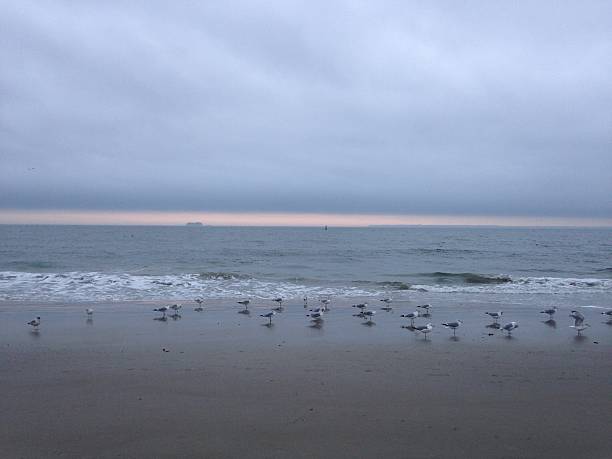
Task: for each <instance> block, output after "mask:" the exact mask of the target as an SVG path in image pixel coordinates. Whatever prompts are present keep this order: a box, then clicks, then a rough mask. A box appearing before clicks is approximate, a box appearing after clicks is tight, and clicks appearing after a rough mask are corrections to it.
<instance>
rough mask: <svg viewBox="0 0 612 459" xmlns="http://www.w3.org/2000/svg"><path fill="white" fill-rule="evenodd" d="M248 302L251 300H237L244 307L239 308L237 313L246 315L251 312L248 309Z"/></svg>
mask: <svg viewBox="0 0 612 459" xmlns="http://www.w3.org/2000/svg"><path fill="white" fill-rule="evenodd" d="M250 303H251V300H242V301H238V304H241V305H242V306H244V309H241V310H240V311H238V314H245V315H247V316H248V315H249V314H251V311H249V304H250Z"/></svg>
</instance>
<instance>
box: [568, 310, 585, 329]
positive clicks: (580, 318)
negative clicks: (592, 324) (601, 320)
mask: <svg viewBox="0 0 612 459" xmlns="http://www.w3.org/2000/svg"><path fill="white" fill-rule="evenodd" d="M569 316H570V317H571V318H572V319H574V326H579V325H582V323H583V322H584V315H583V314H582V313H581V312H580V311H572V312H570V315H569Z"/></svg>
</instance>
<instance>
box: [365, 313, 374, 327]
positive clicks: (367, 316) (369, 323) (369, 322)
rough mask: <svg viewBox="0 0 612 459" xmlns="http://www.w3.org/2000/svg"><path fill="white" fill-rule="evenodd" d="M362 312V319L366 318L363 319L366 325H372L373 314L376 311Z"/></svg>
mask: <svg viewBox="0 0 612 459" xmlns="http://www.w3.org/2000/svg"><path fill="white" fill-rule="evenodd" d="M362 314H363V318H364V319H368V320H366V321H365V323H366V324H367V325H373V324H374V322H372V319H373V318H374V315H375V314H376V311H363V312H362Z"/></svg>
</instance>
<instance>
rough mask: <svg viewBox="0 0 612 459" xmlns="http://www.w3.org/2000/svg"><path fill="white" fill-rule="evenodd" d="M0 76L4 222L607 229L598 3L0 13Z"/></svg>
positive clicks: (607, 38)
mask: <svg viewBox="0 0 612 459" xmlns="http://www.w3.org/2000/svg"><path fill="white" fill-rule="evenodd" d="M128 3H129V5H128ZM0 62H1V65H0V166H1V167H0V208H1V209H5V210H6V209H30V210H31V209H35V210H39V209H42V210H45V209H46V210H49V209H73V210H85V209H90V210H116V211H131V210H155V211H158V210H161V211H191V210H207V211H216V212H219V211H232V212H234V211H235V212H243V211H257V212H259V211H261V212H319V213H382V214H433V215H435V214H440V215H500V216H514V215H524V216H556V217H587V218H612V2H610V1H602V2H591V1H581V2H576V1H571V2H570V1H568V2H561V1H551V2H546V1H537V2H516V1H512V2H511V1H506V2H501V1H500V2H490V1H482V2H472V1H467V2H463V1H448V2H441V1H439V2H404V1H396V2H379V1H376V2H375V1H370V2H358V1H347V2H327V1H321V2H316V1H304V2H291V1H277V2H274V1H266V2H254V1H245V2H225V1H223V2H222V1H219V2H196V1H190V2H188V1H182V2H170V1H163V2H161V1H160V2H156V1H150V0H147V1H141V2H112V1H104V2H100V1H90V2H88V1H79V2H62V1H53V2H47V1H38V2H28V1H23V0H19V1H5V0H0Z"/></svg>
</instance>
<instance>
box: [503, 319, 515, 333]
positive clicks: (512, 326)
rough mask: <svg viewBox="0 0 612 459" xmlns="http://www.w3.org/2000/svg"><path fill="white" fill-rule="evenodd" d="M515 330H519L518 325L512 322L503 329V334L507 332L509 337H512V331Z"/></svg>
mask: <svg viewBox="0 0 612 459" xmlns="http://www.w3.org/2000/svg"><path fill="white" fill-rule="evenodd" d="M515 328H518V323H516V322H510V323H507V324H506V325H504V326H503V327H502V332H503V331H504V330H505V331H507V332H508V336H510V334H511V333H512V330H514V329H515Z"/></svg>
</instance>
